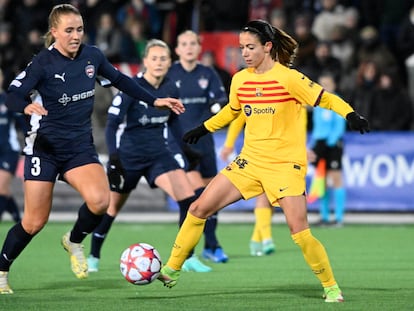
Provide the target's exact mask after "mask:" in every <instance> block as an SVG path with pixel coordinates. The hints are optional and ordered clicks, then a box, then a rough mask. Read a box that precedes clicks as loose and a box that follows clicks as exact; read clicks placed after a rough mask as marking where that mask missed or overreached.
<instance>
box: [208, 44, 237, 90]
mask: <svg viewBox="0 0 414 311" xmlns="http://www.w3.org/2000/svg"><path fill="white" fill-rule="evenodd" d="M201 63H202V64H203V65H204V66H207V67H212V68H214V70H215V71H216V72H217V73H218V75H219V76H220V79H221V81H222V82H223V86H224V88H225V89H226V93H227V94H229V93H230V84H231V74H230V73H229V72H228V71H227V70H226V69H224V68H222V67H220V66H219V65H217V62H216V56H215V54H214V52H213V51H205V52H204V53H203V55H202V56H201Z"/></svg>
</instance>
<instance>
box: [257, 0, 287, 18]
mask: <svg viewBox="0 0 414 311" xmlns="http://www.w3.org/2000/svg"><path fill="white" fill-rule="evenodd" d="M283 2H284V1H283V0H254V1H250V5H249V20H253V19H261V20H269V22H270V23H271V15H272V13H271V12H272V10H273V9H276V10H280V9H282V7H283V6H284V4H283ZM269 12H270V14H269Z"/></svg>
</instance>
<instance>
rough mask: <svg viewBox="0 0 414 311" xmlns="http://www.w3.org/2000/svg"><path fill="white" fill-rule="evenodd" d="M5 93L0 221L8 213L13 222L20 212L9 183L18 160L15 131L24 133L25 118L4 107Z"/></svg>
mask: <svg viewBox="0 0 414 311" xmlns="http://www.w3.org/2000/svg"><path fill="white" fill-rule="evenodd" d="M2 85H3V72H1V70H0V89H1V86H2ZM5 100H6V93H5V92H4V91H3V89H1V92H0V220H1V219H2V215H3V213H4V212H8V213H9V214H10V215H11V217H12V219H13V221H14V222H16V223H17V222H19V221H20V220H21V216H20V211H19V209H18V207H17V204H16V201H15V200H14V198H13V194H12V191H11V183H12V180H13V177H14V175H15V173H16V169H17V165H18V162H19V158H20V143H19V140H18V137H17V130H21V131H23V132H24V131H25V129H26V120H25V116H24V115H23V114H20V113H15V112H10V111H9V110H8V109H7V107H6V105H5Z"/></svg>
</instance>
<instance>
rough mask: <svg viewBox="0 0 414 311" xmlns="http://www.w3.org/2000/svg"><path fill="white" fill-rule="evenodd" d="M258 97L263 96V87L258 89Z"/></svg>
mask: <svg viewBox="0 0 414 311" xmlns="http://www.w3.org/2000/svg"><path fill="white" fill-rule="evenodd" d="M256 96H257V97H260V96H263V89H262V88H261V87H257V88H256Z"/></svg>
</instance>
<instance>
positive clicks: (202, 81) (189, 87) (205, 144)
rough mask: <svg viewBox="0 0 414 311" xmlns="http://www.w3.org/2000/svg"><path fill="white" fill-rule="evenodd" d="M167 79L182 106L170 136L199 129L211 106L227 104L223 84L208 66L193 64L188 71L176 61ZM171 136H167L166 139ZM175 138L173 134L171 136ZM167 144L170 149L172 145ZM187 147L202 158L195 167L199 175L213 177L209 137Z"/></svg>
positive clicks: (210, 135) (171, 125)
mask: <svg viewBox="0 0 414 311" xmlns="http://www.w3.org/2000/svg"><path fill="white" fill-rule="evenodd" d="M167 76H168V77H169V78H170V79H171V80H173V81H174V83H175V85H176V86H177V88H178V90H179V94H180V99H181V101H182V102H183V104H184V106H185V112H184V113H183V114H181V115H179V116H177V118H175V119H174V120H173V121H172V122H171V124H170V129H171V131H173V132H174V134H175V133H179V132H180V131H181V132H182V133H185V132H187V131H189V130H191V129H193V128H195V127H197V126H199V125H200V123H202V122H204V121H205V120H207V119H208V118H210V117H211V116H212V115H213V114H212V112H211V106H212V105H213V104H215V103H219V104H221V105H223V104H226V103H227V101H228V97H227V94H226V91H225V89H224V86H223V83H222V82H221V80H220V77H219V76H218V74H217V73H216V71H214V70H213V69H212V68H211V67H207V66H204V65H202V64H197V65H196V67H195V68H194V69H193V70H192V71H187V70H185V69H184V68H183V66H182V65H181V63H180V62H179V61H176V62H174V64H173V65H172V66H171V67H170V69H169V71H168V74H167ZM173 136H174V135H169V137H173ZM175 136H177V135H176V134H175ZM172 139H174V138H172ZM169 140H170V138H169ZM179 142H180V144H181V139H180V140H179ZM170 145H171V146H172V148H174V144H173V142H171V143H170ZM175 147H176V146H175ZM191 148H192V149H194V150H196V151H197V152H198V153H199V154H201V156H202V158H201V165H200V168H199V171H200V172H201V174H202V175H203V176H204V177H211V176H214V175H215V174H216V169H215V165H214V163H212V161H211V158H214V159H215V147H214V140H213V135H212V134H207V135H205V136H203V137H201V138H200V140H199V141H198V142H197V144H195V145H191ZM174 152H177V150H174ZM214 162H215V161H214ZM204 166H205V167H207V166H212V167H213V169H212V170H208V171H207V170H204V169H202V168H203V167H204ZM213 171H214V172H213Z"/></svg>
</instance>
